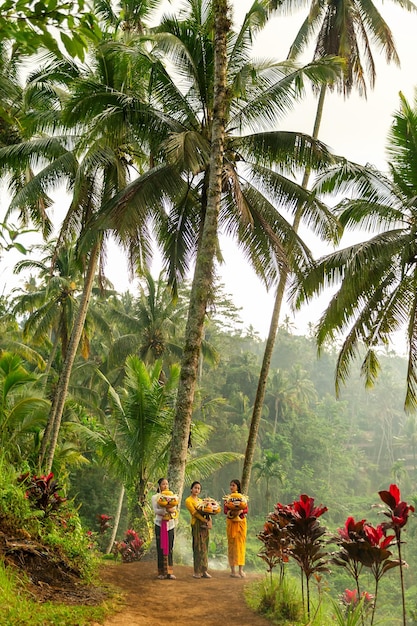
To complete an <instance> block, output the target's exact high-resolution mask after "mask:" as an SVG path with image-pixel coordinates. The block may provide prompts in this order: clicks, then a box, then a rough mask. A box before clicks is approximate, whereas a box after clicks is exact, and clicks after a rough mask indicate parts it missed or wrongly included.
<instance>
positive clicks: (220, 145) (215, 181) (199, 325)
mask: <svg viewBox="0 0 417 626" xmlns="http://www.w3.org/2000/svg"><path fill="white" fill-rule="evenodd" d="M228 14H229V9H228V3H227V0H214V15H215V35H214V36H215V57H214V58H215V61H214V62H215V68H214V105H213V118H212V131H211V153H210V170H209V182H208V193H207V211H206V214H205V219H204V225H203V229H202V236H201V240H200V244H199V248H198V254H197V259H196V266H195V271H194V278H193V283H192V288H191V295H190V305H189V309H188V320H187V327H186V334H185V346H184V353H183V358H182V362H181V375H180V381H179V387H178V397H177V405H176V412H175V418H174V425H173V432H172V442H171V450H170V458H169V465H168V479H169V483H170V488H171V489H172V490H173V491H175V492H176V493H178V494H179V495H181V494H182V491H183V487H184V474H185V465H186V460H187V451H188V443H189V436H190V428H191V417H192V411H193V402H194V393H195V387H196V383H197V375H198V364H199V357H200V352H201V344H202V339H203V328H204V320H205V315H206V309H207V303H208V300H209V298H210V296H211V293H212V286H213V266H214V257H215V253H216V247H217V225H218V215H219V206H220V200H221V191H222V170H223V153H224V136H225V126H226V101H227V78H226V76H227V46H226V42H227V34H228V32H229V30H230V19H229V15H228Z"/></svg>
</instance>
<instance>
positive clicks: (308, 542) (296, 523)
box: [259, 494, 328, 617]
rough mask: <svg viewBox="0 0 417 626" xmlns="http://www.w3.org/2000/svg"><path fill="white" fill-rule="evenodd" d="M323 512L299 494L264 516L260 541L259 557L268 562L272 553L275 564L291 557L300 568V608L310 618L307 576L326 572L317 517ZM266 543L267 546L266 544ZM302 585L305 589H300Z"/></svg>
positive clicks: (321, 536)
mask: <svg viewBox="0 0 417 626" xmlns="http://www.w3.org/2000/svg"><path fill="white" fill-rule="evenodd" d="M326 511H327V507H323V506H320V507H317V506H315V505H314V498H310V497H309V496H307V495H306V494H302V495H301V496H300V498H299V500H297V501H294V502H293V503H292V504H286V505H283V504H280V503H279V502H278V504H276V505H275V509H274V513H273V514H272V515H270V516H269V517H268V521H267V525H268V526H267V527H266V529H265V528H264V533H265V534H264V535H262V533H261V537H259V538H260V539H261V541H263V542H264V549H263V551H262V552H261V554H260V556H261V558H263V559H264V560H265V561H267V562H268V559H269V561H270V562H271V557H272V555H273V554H275V555H276V556H277V557H278V562H279V560H281V562H282V561H283V556H285V557H286V558H287V557H291V558H293V559H294V560H295V561H296V563H297V564H298V565H299V567H300V571H301V585H302V596H303V604H304V607H305V608H307V614H308V616H309V617H310V579H311V576H312V575H313V574H314V575H317V574H319V573H321V572H327V571H328V567H327V551H325V550H324V549H323V546H324V543H325V538H324V535H325V533H326V529H325V527H323V526H321V525H320V522H319V521H318V518H319V517H320V516H321V515H323V513H325V512H326ZM269 542H270V543H269ZM304 582H305V588H304Z"/></svg>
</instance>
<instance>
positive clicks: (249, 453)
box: [242, 84, 327, 493]
mask: <svg viewBox="0 0 417 626" xmlns="http://www.w3.org/2000/svg"><path fill="white" fill-rule="evenodd" d="M326 87H327V86H326V85H325V84H324V85H322V87H321V89H320V96H319V101H318V104H317V111H316V119H315V121H314V130H313V139H317V137H318V133H319V129H320V123H321V118H322V115H323V108H324V98H325V95H326ZM310 172H311V170H310V168H308V167H307V168H306V169H305V171H304V176H303V180H302V183H301V184H302V186H303V187H304V188H306V187H307V185H308V181H309V178H310ZM301 216H302V207H298V209H297V211H296V213H295V216H294V223H293V229H294V231H295V232H296V233H297V232H298V229H299V227H300V221H301ZM287 279H288V270H287V269H286V268H285V267H283V269H282V271H281V274H280V278H279V282H278V287H277V293H276V296H275V302H274V308H273V311H272V317H271V323H270V326H269V333H268V338H267V340H266V345H265V351H264V356H263V360H262V367H261V371H260V374H259V380H258V387H257V390H256V397H255V403H254V405H253V411H252V419H251V424H250V428H249V435H248V442H247V445H246V452H245V459H244V462H243V469H242V491H243V493H248V490H249V483H250V477H251V472H252V465H253V459H254V455H255V450H256V443H257V438H258V431H259V424H260V421H261V416H262V408H263V404H264V400H265V389H266V383H267V380H268V374H269V368H270V365H271V359H272V353H273V351H274V346H275V339H276V336H277V330H278V323H279V316H280V314H281V308H282V302H283V299H284V293H285V288H286V285H287Z"/></svg>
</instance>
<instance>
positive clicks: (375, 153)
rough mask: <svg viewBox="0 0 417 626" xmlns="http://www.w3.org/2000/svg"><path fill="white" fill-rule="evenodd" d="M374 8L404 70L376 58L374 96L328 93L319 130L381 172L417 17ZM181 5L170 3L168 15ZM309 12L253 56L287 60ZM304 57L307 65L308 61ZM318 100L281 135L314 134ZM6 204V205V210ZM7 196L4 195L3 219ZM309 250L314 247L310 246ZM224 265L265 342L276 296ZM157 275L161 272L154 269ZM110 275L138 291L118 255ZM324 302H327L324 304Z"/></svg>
mask: <svg viewBox="0 0 417 626" xmlns="http://www.w3.org/2000/svg"><path fill="white" fill-rule="evenodd" d="M375 3H376V6H377V7H378V10H379V11H380V12H381V14H382V15H383V16H384V18H385V20H386V21H387V23H388V25H389V26H390V27H391V30H392V32H393V35H394V39H395V42H396V46H397V50H398V53H399V57H400V60H401V67H400V68H398V67H395V66H388V65H387V63H386V61H385V59H383V58H382V57H380V56H378V55H376V56H375V59H376V72H377V81H376V87H375V89H374V91H373V92H369V93H368V98H367V100H364V99H363V98H359V96H357V95H356V94H353V95H352V96H351V97H350V98H349V99H348V100H344V99H343V98H341V97H340V96H337V95H334V94H328V95H327V96H326V103H325V109H324V114H323V120H322V124H321V130H320V139H321V140H322V141H324V142H325V143H327V144H328V145H329V146H330V147H331V148H332V150H333V151H334V152H335V153H337V154H340V155H343V156H345V157H347V158H349V159H351V160H353V161H356V162H358V163H361V164H365V163H372V164H374V165H376V166H377V167H378V168H379V169H385V142H386V137H387V132H388V129H389V126H390V123H391V120H392V114H393V112H394V111H395V110H396V109H397V108H398V105H399V98H398V93H399V91H402V92H403V93H404V95H405V96H406V97H407V98H408V99H409V100H412V99H413V98H414V88H415V85H417V75H416V70H415V60H416V52H415V36H416V35H415V34H416V32H417V14H412V15H411V14H409V13H407V12H405V11H403V10H401V9H399V8H396V7H394V6H393V3H384V4H381V2H378V1H377V0H376V2H375ZM179 4H181V2H180V1H179V2H172V3H171V4H169V3H168V2H167V3H166V7H167V10H168V11H172V10H173V7H175V6H178V5H179ZM232 4H233V7H234V16H235V18H236V20H237V21H239V20H241V19H242V17H243V15H244V14H245V13H246V11H247V10H248V8H249V7H250V6H251V4H252V1H251V0H233V2H232ZM306 12H307V5H306V8H304V9H302V10H301V9H300V10H299V11H297V12H296V13H294V14H293V15H292V16H291V17H288V16H276V17H274V18H272V19H271V20H270V22H269V23H268V25H267V27H266V28H265V29H264V31H262V33H261V34H260V36H259V37H258V39H257V40H256V41H255V45H254V54H255V56H257V57H267V58H274V59H276V60H284V59H285V57H286V56H287V52H288V48H289V45H290V43H291V42H292V41H293V38H294V36H295V34H296V32H297V30H298V29H299V27H300V25H301V22H302V20H303V19H304V17H305V15H306ZM310 58H311V53H310V55H309V56H308V55H306V57H305V59H304V60H305V61H306V62H307V61H309V60H310ZM315 110H316V100H315V98H314V97H313V96H312V94H308V95H307V96H306V98H305V99H304V100H303V101H302V102H300V103H299V104H298V105H297V106H296V107H295V108H294V110H293V111H292V112H291V113H290V114H289V115H288V116H287V117H286V118H285V119H284V120H283V121H282V122H281V125H280V128H281V129H282V130H297V131H302V132H306V133H311V132H312V129H313V123H314V116H315ZM2 202H3V206H2ZM4 209H5V207H4V195H3V197H1V196H0V218H1V217H2V216H3V214H4ZM310 245H311V244H310ZM222 246H223V255H224V258H225V265H224V266H223V268H222V270H221V273H222V280H223V282H224V284H225V290H226V292H228V293H230V294H231V295H232V297H233V300H234V302H235V304H236V306H238V307H242V311H241V316H242V318H243V320H244V324H245V326H249V325H252V326H254V327H255V329H256V330H258V331H259V333H260V335H261V336H262V337H265V336H266V334H267V332H268V328H269V322H270V315H271V313H272V305H273V298H274V294H267V293H266V292H265V289H264V287H263V286H262V285H261V283H260V282H259V280H258V279H257V278H256V277H255V276H254V274H253V273H252V271H251V270H250V269H249V267H248V265H247V264H246V262H245V261H244V260H243V259H242V257H241V256H240V254H239V253H238V252H237V251H236V249H235V247H234V246H233V247H232V246H231V245H230V244H229V245H226V244H225V243H222ZM313 249H314V251H315V254H316V255H320V254H322V253H323V252H324V250H323V249H321V248H320V245H319V244H316V245H315V244H313ZM14 262H15V260H14V255H13V257H12V256H11V255H9V256H8V257H7V258H4V259H2V262H1V268H0V293H1V292H2V291H3V289H4V286H3V285H4V283H5V282H9V280H10V279H9V278H8V276H9V275H10V267H12V265H13V263H14ZM153 269H154V272H153V273H154V274H157V272H158V267H157V265H155V266H154V268H153ZM107 274H108V276H109V278H110V280H112V282H113V283H114V285H115V287H116V288H117V289H118V290H119V291H123V290H126V289H128V288H132V289H133V288H134V284H133V285H131V284H129V282H128V280H127V272H126V271H125V269H124V262H123V259H122V258H121V256H120V255H119V254H117V253H116V252H115V251H112V252H111V254H110V256H109V263H108V267H107ZM322 302H323V301H322ZM322 306H323V304H319V303H318V304H317V305H315V306H313V305H311V306H310V307H309V308H308V309H304V310H303V311H302V312H301V313H299V314H298V315H297V317H296V318H295V326H296V328H297V329H298V331H299V332H305V331H306V329H307V324H308V322H315V321H317V319H318V317H319V313H320V311H321V308H322Z"/></svg>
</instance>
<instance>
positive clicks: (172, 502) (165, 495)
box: [158, 489, 179, 508]
mask: <svg viewBox="0 0 417 626" xmlns="http://www.w3.org/2000/svg"><path fill="white" fill-rule="evenodd" d="M178 504H179V499H178V496H177V495H176V494H175V493H173V492H172V491H169V489H165V491H161V495H160V496H159V498H158V506H162V507H164V508H165V507H168V508H171V507H174V506H178Z"/></svg>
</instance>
